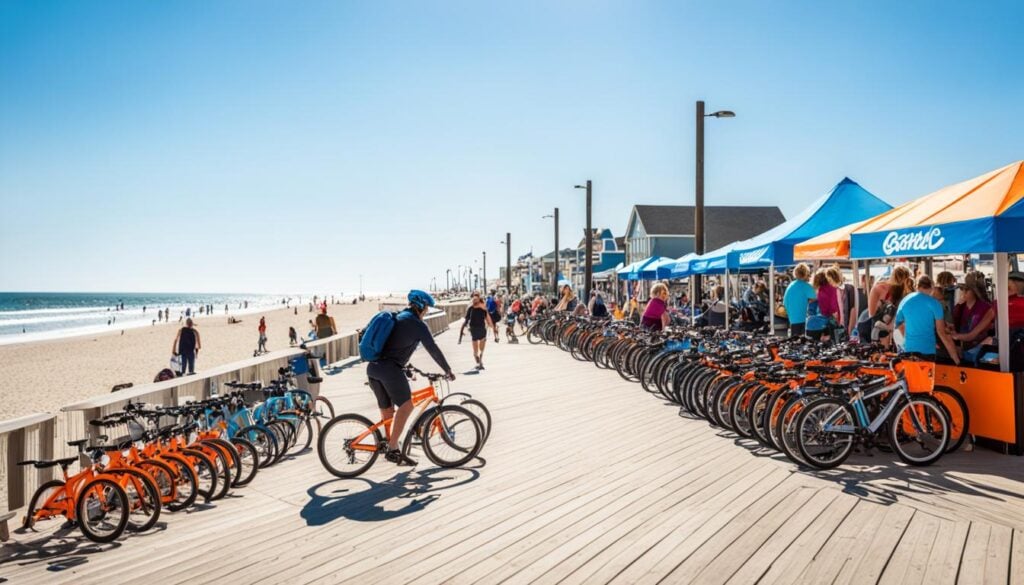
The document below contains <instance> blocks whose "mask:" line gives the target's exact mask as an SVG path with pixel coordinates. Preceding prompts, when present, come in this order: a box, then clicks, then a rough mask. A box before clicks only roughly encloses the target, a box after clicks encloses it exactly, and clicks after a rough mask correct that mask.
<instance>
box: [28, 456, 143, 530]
mask: <svg viewBox="0 0 1024 585" xmlns="http://www.w3.org/2000/svg"><path fill="white" fill-rule="evenodd" d="M77 460H78V457H66V458H64V459H53V460H44V461H20V462H18V465H32V466H33V467H35V468H36V469H48V468H50V467H53V466H55V465H59V466H60V468H61V472H62V473H63V475H64V479H63V480H59V479H55V480H51V481H48V482H46V483H44V484H43V485H41V486H39V489H37V490H36V492H35V493H34V494H32V499H31V500H30V501H29V505H28V510H27V511H26V514H25V519H24V521H23V523H22V525H23V526H24V527H25V528H26V529H29V528H33V527H34V526H35V525H36V524H37V523H39V522H41V521H44V520H50V519H54V518H58V517H61V516H63V517H64V518H66V519H67V520H68V521H69V522H71V523H73V524H77V525H78V527H79V528H80V529H81V530H82V534H84V535H85V537H86V538H88V539H89V540H91V541H93V542H98V543H105V542H113V541H114V540H117V538H118V537H120V536H121V534H122V533H124V530H125V528H126V527H127V526H128V517H129V515H130V513H131V512H130V511H131V508H130V506H129V502H128V495H127V494H126V493H125V491H124V489H123V488H122V487H121V486H120V485H119V482H118V478H117V477H116V476H114V475H112V474H108V473H102V472H101V473H97V472H96V462H95V461H94V462H93V464H92V465H89V466H88V467H86V468H84V469H83V470H82V471H80V472H78V473H76V474H75V475H70V476H69V475H68V466H69V465H71V464H72V463H74V462H75V461H77Z"/></svg>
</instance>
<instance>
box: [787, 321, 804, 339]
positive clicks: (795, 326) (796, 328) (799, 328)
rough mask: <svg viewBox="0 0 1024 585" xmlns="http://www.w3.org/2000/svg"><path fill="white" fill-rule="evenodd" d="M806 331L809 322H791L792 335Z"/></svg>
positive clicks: (790, 332)
mask: <svg viewBox="0 0 1024 585" xmlns="http://www.w3.org/2000/svg"><path fill="white" fill-rule="evenodd" d="M806 332H807V324H806V323H790V324H789V335H790V336H791V337H796V336H798V335H803V334H804V333H806Z"/></svg>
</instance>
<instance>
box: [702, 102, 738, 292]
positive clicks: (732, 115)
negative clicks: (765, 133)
mask: <svg viewBox="0 0 1024 585" xmlns="http://www.w3.org/2000/svg"><path fill="white" fill-rule="evenodd" d="M735 117H736V114H735V113H733V112H731V111H729V110H719V111H717V112H714V113H711V114H705V113H704V101H703V100H698V101H697V161H696V162H697V171H696V189H695V193H694V199H695V201H694V207H693V239H694V241H693V251H694V252H696V253H697V254H703V253H704V118H735ZM693 282H694V285H695V288H694V291H695V294H696V295H701V296H703V295H702V291H701V282H700V276H699V275H694V279H693ZM696 300H697V301H698V302H699V301H700V299H696ZM727 302H728V301H727Z"/></svg>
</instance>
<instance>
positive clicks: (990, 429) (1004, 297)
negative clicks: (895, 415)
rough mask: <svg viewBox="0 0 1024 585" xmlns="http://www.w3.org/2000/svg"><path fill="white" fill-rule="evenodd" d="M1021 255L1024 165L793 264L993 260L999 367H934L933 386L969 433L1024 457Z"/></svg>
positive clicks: (841, 234)
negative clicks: (951, 399) (1016, 298)
mask: <svg viewBox="0 0 1024 585" xmlns="http://www.w3.org/2000/svg"><path fill="white" fill-rule="evenodd" d="M1021 251H1024V161H1018V162H1015V163H1013V164H1010V165H1007V166H1005V167H1002V168H1000V169H996V170H994V171H991V172H989V173H986V174H984V175H981V176H979V177H975V178H973V179H970V180H967V181H963V182H961V183H957V184H955V185H950V186H948V187H944V188H942V189H939V190H938V191H935V192H934V193H930V194H928V195H925V196H923V197H920V198H918V199H915V200H913V201H909V202H907V203H904V204H903V205H900V206H899V207H896V208H894V209H892V210H890V211H887V212H885V213H882V214H880V215H878V216H876V217H873V218H871V219H868V220H866V221H862V222H859V223H854V224H851V225H848V226H845V227H842V228H839V229H836V230H833V231H832V232H829V233H826V234H823V235H822V236H820V237H818V238H814V239H811V240H808V241H806V242H804V243H803V244H799V245H797V246H796V250H795V256H796V258H797V259H823V258H843V257H849V258H851V259H854V260H857V259H878V258H884V259H892V258H921V257H932V256H943V255H950V254H994V255H995V291H996V324H997V326H996V333H997V335H996V338H997V339H998V366H997V367H992V366H984V365H983V366H966V365H962V366H956V365H954V364H953V363H951V362H948V363H939V364H938V365H937V367H936V371H935V376H936V380H935V383H936V385H939V386H946V387H948V388H951V389H953V390H956V391H957V392H959V393H960V395H962V396H963V397H964V399H965V400H966V402H967V405H968V407H969V409H970V432H971V434H973V435H975V436H977V437H979V438H980V439H982V440H984V441H986V442H989V443H993V444H995V445H996V446H997V447H1000V448H1002V449H1003V450H1005V451H1007V452H1012V453H1015V454H1022V453H1024V380H1022V377H1024V373H1022V372H1013V371H1011V367H1010V366H1011V364H1010V343H1009V339H1010V330H1009V319H1008V305H1009V293H1008V292H1007V286H1006V283H1007V276H1008V269H1009V258H1008V254H1011V253H1016V252H1021Z"/></svg>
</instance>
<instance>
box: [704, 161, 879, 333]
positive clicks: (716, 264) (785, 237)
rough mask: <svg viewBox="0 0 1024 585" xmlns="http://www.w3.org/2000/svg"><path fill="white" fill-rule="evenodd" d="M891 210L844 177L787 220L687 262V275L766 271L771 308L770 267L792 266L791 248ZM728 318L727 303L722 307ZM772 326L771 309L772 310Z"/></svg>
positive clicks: (772, 278)
mask: <svg viewBox="0 0 1024 585" xmlns="http://www.w3.org/2000/svg"><path fill="white" fill-rule="evenodd" d="M890 209H892V206H891V205H889V204H888V203H886V202H884V201H882V200H881V199H879V198H878V197H876V196H875V195H873V194H872V193H870V192H869V191H867V190H866V189H864V188H863V187H861V186H860V185H858V184H857V182H856V181H853V180H852V179H850V178H848V177H846V178H843V180H842V181H839V183H837V184H836V185H835V187H833V188H832V190H831V191H829V192H828V193H826V194H825V195H822V196H821V197H819V198H818V199H817V200H816V201H814V203H812V204H811V205H810V206H809V207H807V209H805V210H804V211H802V212H801V213H800V214H798V215H796V216H795V217H792V218H790V219H789V220H788V221H785V222H783V223H782V224H780V225H778V226H776V227H774V228H772V229H770V230H768V231H766V232H764V233H762V234H760V235H757V236H754V237H753V238H750V239H747V240H743V241H740V242H734V243H732V244H729V245H726V246H723V247H721V248H719V249H718V250H713V251H711V252H708V253H706V254H704V255H703V256H699V257H698V259H697V260H696V261H694V262H691V268H690V271H691V273H694V274H723V273H724V274H726V275H727V278H726V294H727V296H728V274H729V273H733V272H744V271H753V270H764V269H768V271H769V276H768V278H769V285H768V290H769V300H768V302H769V306H771V307H774V306H775V287H774V268H775V266H789V265H792V264H793V263H794V260H793V247H794V246H795V245H797V244H799V243H801V242H803V241H805V240H807V239H810V238H813V237H816V236H819V235H821V234H824V233H827V232H830V231H832V230H834V229H836V228H838V227H842V226H844V225H847V224H849V223H850V222H852V221H861V220H864V219H867V218H870V217H874V216H876V215H878V214H880V213H884V212H886V211H888V210H890ZM726 318H727V319H728V304H727V305H726ZM771 319H772V325H773V326H774V319H775V317H774V310H772V316H771Z"/></svg>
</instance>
